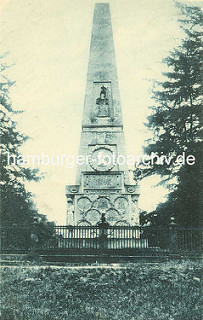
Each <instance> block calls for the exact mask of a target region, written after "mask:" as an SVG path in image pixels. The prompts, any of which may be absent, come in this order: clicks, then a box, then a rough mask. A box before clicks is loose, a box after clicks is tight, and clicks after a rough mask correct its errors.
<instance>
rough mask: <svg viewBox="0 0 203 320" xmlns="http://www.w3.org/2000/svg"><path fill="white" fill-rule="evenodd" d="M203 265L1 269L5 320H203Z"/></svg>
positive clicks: (160, 264) (161, 264)
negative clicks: (202, 291) (202, 290)
mask: <svg viewBox="0 0 203 320" xmlns="http://www.w3.org/2000/svg"><path fill="white" fill-rule="evenodd" d="M200 305H201V302H200V265H198V264H197V263H194V262H183V263H174V262H168V263H159V264H141V263H140V264H139V263H137V264H133V265H126V268H119V267H118V268H116V267H113V266H112V268H84V269H80V268H79V269H77V268H75V269H69V268H65V267H64V268H55V269H52V268H50V267H46V268H42V267H40V266H39V267H36V266H33V267H32V266H31V267H29V268H28V267H17V268H14V267H10V268H8V267H2V268H1V317H0V319H1V320H56V319H57V320H65V319H67V320H72V319H74V320H89V319H91V320H94V319H103V320H104V319H105V320H107V319H108V320H113V319H118V320H124V319H125V320H200V319H201V310H200Z"/></svg>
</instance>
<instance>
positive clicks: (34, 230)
mask: <svg viewBox="0 0 203 320" xmlns="http://www.w3.org/2000/svg"><path fill="white" fill-rule="evenodd" d="M37 225H38V219H37V218H36V217H35V218H34V221H33V224H32V233H31V251H36V249H37V247H38V241H39V238H38V235H37Z"/></svg>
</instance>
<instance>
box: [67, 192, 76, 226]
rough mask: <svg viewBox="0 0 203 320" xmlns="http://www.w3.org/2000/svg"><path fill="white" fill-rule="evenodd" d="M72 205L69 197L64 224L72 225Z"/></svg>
mask: <svg viewBox="0 0 203 320" xmlns="http://www.w3.org/2000/svg"><path fill="white" fill-rule="evenodd" d="M73 215H74V206H73V200H72V199H71V198H68V199H67V213H66V225H67V226H70V225H71V226H72V225H73Z"/></svg>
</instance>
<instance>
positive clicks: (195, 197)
mask: <svg viewBox="0 0 203 320" xmlns="http://www.w3.org/2000/svg"><path fill="white" fill-rule="evenodd" d="M177 6H178V8H179V9H180V11H181V14H182V18H181V19H180V20H179V21H180V23H181V27H182V28H183V29H184V32H185V38H184V39H183V40H182V43H181V45H180V46H179V47H178V48H176V49H174V50H173V52H170V55H169V56H168V57H167V58H166V59H164V61H163V62H164V63H165V64H166V65H167V66H168V70H169V71H168V72H165V73H164V76H165V77H166V80H165V81H164V82H157V83H156V85H155V89H154V95H153V99H154V105H153V106H152V107H151V110H152V114H151V115H150V116H149V117H148V123H147V124H146V125H147V127H148V128H149V129H150V130H152V132H153V139H151V141H150V142H149V143H148V145H147V146H146V147H145V148H144V151H145V153H146V154H147V155H150V154H151V153H152V152H153V153H156V154H157V155H159V156H161V155H165V156H167V157H171V158H172V161H171V163H170V165H168V164H167V163H164V164H159V163H158V162H156V161H155V163H154V165H153V166H148V167H145V168H142V170H141V171H142V177H145V176H149V175H153V174H158V175H160V176H161V177H162V181H163V183H165V184H166V186H167V187H168V188H169V191H170V193H169V196H168V200H167V202H166V203H164V204H160V205H159V206H158V207H157V209H156V210H155V212H153V213H152V214H151V215H149V220H150V219H151V218H150V217H153V215H154V214H156V215H158V219H157V221H159V224H161V223H163V224H166V223H168V221H169V218H170V216H171V215H173V216H175V218H176V222H177V223H178V224H179V225H181V226H184V227H188V226H198V225H200V224H201V219H200V218H201V198H202V194H201V190H202V188H203V183H202V169H201V163H202V150H203V149H202V147H203V144H202V133H203V131H202V128H203V127H202V57H203V51H202V45H201V36H202V33H201V27H202V24H203V14H202V11H201V9H200V8H198V7H188V6H185V5H182V4H177ZM183 153H184V155H185V158H186V159H187V157H188V156H189V155H192V156H193V158H192V159H194V162H195V163H193V164H192V162H193V161H190V163H187V161H186V162H185V163H183V162H181V161H179V162H177V161H176V159H177V157H178V156H180V155H182V154H183ZM190 160H191V158H190ZM139 170H140V168H139Z"/></svg>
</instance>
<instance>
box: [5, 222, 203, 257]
mask: <svg viewBox="0 0 203 320" xmlns="http://www.w3.org/2000/svg"><path fill="white" fill-rule="evenodd" d="M0 237H1V243H0V246H1V252H19V251H25V252H27V251H29V250H30V249H33V250H49V251H50V250H55V252H61V251H65V252H67V253H68V252H69V251H70V250H74V251H76V252H77V251H78V252H79V251H81V250H82V249H85V250H86V251H89V252H91V251H92V252H93V251H95V250H98V251H99V250H100V251H101V250H106V251H119V250H120V251H123V252H127V251H130V252H131V254H135V255H136V254H137V253H138V252H139V253H141V254H145V253H146V254H149V252H150V254H151V255H153V254H158V253H171V252H174V253H180V254H187V253H198V254H200V253H201V251H202V229H197V228H178V227H174V226H172V227H171V226H170V227H168V228H152V227H142V228H141V227H138V226H106V225H104V226H102V225H100V226H56V227H54V228H53V233H52V236H50V235H49V238H47V237H46V236H44V237H41V238H40V234H39V233H38V230H37V228H36V227H35V229H34V230H33V229H32V228H19V227H18V228H17V227H7V228H3V227H2V228H0Z"/></svg>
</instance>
